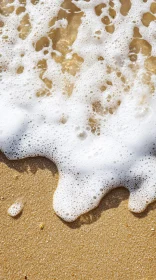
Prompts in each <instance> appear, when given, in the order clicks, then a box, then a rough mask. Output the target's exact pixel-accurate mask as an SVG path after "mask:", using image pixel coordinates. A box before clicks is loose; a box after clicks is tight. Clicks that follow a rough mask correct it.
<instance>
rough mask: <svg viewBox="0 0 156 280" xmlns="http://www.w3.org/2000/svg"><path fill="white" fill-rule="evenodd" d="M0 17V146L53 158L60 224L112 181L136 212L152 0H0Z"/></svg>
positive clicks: (148, 124)
mask: <svg viewBox="0 0 156 280" xmlns="http://www.w3.org/2000/svg"><path fill="white" fill-rule="evenodd" d="M0 16H1V17H0V100H1V102H0V149H1V150H2V151H3V152H4V153H5V154H6V156H7V157H8V158H9V159H19V158H24V157H28V156H36V155H39V156H45V157H47V158H49V159H50V160H52V161H54V162H55V163H56V165H57V167H58V170H59V183H58V187H57V189H56V191H55V194H54V198H53V207H54V210H55V212H56V213H57V214H58V215H59V216H60V217H61V218H63V219H64V220H66V221H69V222H70V221H73V220H75V219H76V218H77V217H78V216H80V215H81V214H83V213H85V212H87V211H89V210H91V209H93V208H95V207H96V206H97V205H98V204H99V202H100V200H101V199H102V197H103V196H104V195H105V194H106V193H107V192H108V191H110V190H111V189H113V188H115V187H118V186H125V187H126V188H128V190H129V191H130V199H129V209H130V210H131V211H134V212H141V211H143V210H144V209H145V207H146V206H147V205H148V204H149V203H150V202H152V201H153V200H154V199H155V198H156V175H155V169H156V158H155V155H156V149H155V142H156V113H155V108H156V90H155V88H156V39H155V38H156V21H155V20H156V3H155V1H153V0H149V1H141V0H131V1H130V0H128V1H123V0H120V1H113V0H111V1H109V0H106V1H102V0H96V1H94V0H90V1H89V0H88V1H85V0H79V1H76V0H64V1H63V0H57V1H56V0H55V1H51V0H46V1H44V0H42V1H41V0H35V1H34V0H32V1H25V0H20V1H18V0H15V1H12V0H8V1H3V2H2V5H1V10H0ZM20 207H22V206H21V205H19V204H15V205H13V206H11V208H9V209H11V210H9V211H11V212H10V213H12V215H13V216H15V215H17V214H15V215H14V214H13V213H17V212H18V211H20V209H21V208H20Z"/></svg>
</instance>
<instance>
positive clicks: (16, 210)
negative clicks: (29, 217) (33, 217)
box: [8, 201, 24, 217]
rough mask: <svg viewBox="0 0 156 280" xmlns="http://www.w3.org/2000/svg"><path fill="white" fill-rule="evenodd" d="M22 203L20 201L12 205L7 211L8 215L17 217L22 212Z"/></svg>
mask: <svg viewBox="0 0 156 280" xmlns="http://www.w3.org/2000/svg"><path fill="white" fill-rule="evenodd" d="M23 207H24V205H23V202H22V201H16V202H15V203H13V204H12V205H11V206H10V207H9V209H8V214H9V215H10V216H11V217H16V216H17V215H19V214H20V213H21V212H22V210H23Z"/></svg>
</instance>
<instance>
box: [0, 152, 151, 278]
mask: <svg viewBox="0 0 156 280" xmlns="http://www.w3.org/2000/svg"><path fill="white" fill-rule="evenodd" d="M0 176H1V183H0V185H1V188H0V190H1V192H0V197H1V200H0V204H1V207H0V215H1V221H2V222H1V231H0V232H1V233H0V240H1V252H0V253H1V255H0V262H1V264H0V267H1V269H0V280H2V279H3V280H14V279H15V280H22V279H28V280H54V279H57V280H70V279H73V280H74V279H76V280H80V279H84V280H92V279H94V280H113V279H120V280H122V279H123V280H125V279H126V280H128V279H134V280H140V279H141V280H145V279H150V280H152V279H156V224H155V220H156V210H155V209H156V203H153V204H151V205H150V206H149V207H148V209H147V210H146V211H145V212H144V213H143V214H138V215H134V214H132V213H131V212H129V211H128V209H127V201H128V195H129V194H128V191H127V190H126V189H124V188H120V189H116V190H114V191H112V192H111V193H110V194H108V195H107V196H106V197H105V198H104V199H103V200H102V202H101V203H100V205H99V207H98V208H97V209H95V210H93V211H91V212H90V213H88V214H86V215H85V216H83V217H81V218H80V219H79V220H77V221H76V222H74V223H70V224H68V223H65V222H63V221H62V220H61V219H59V218H58V217H57V216H56V215H55V213H54V211H53V209H52V197H53V193H54V191H55V189H56V186H57V181H58V173H57V169H56V167H55V165H54V164H53V163H51V162H50V161H49V160H47V159H43V158H35V159H33V158H32V159H26V160H20V161H9V160H7V159H6V158H5V156H4V155H3V154H1V155H0ZM19 197H23V199H24V201H25V206H24V210H23V213H22V214H21V216H19V217H18V218H16V219H13V218H11V217H10V216H8V214H7V209H8V207H9V206H10V205H11V204H12V203H14V201H15V200H16V199H17V198H19ZM42 227H43V229H42Z"/></svg>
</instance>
